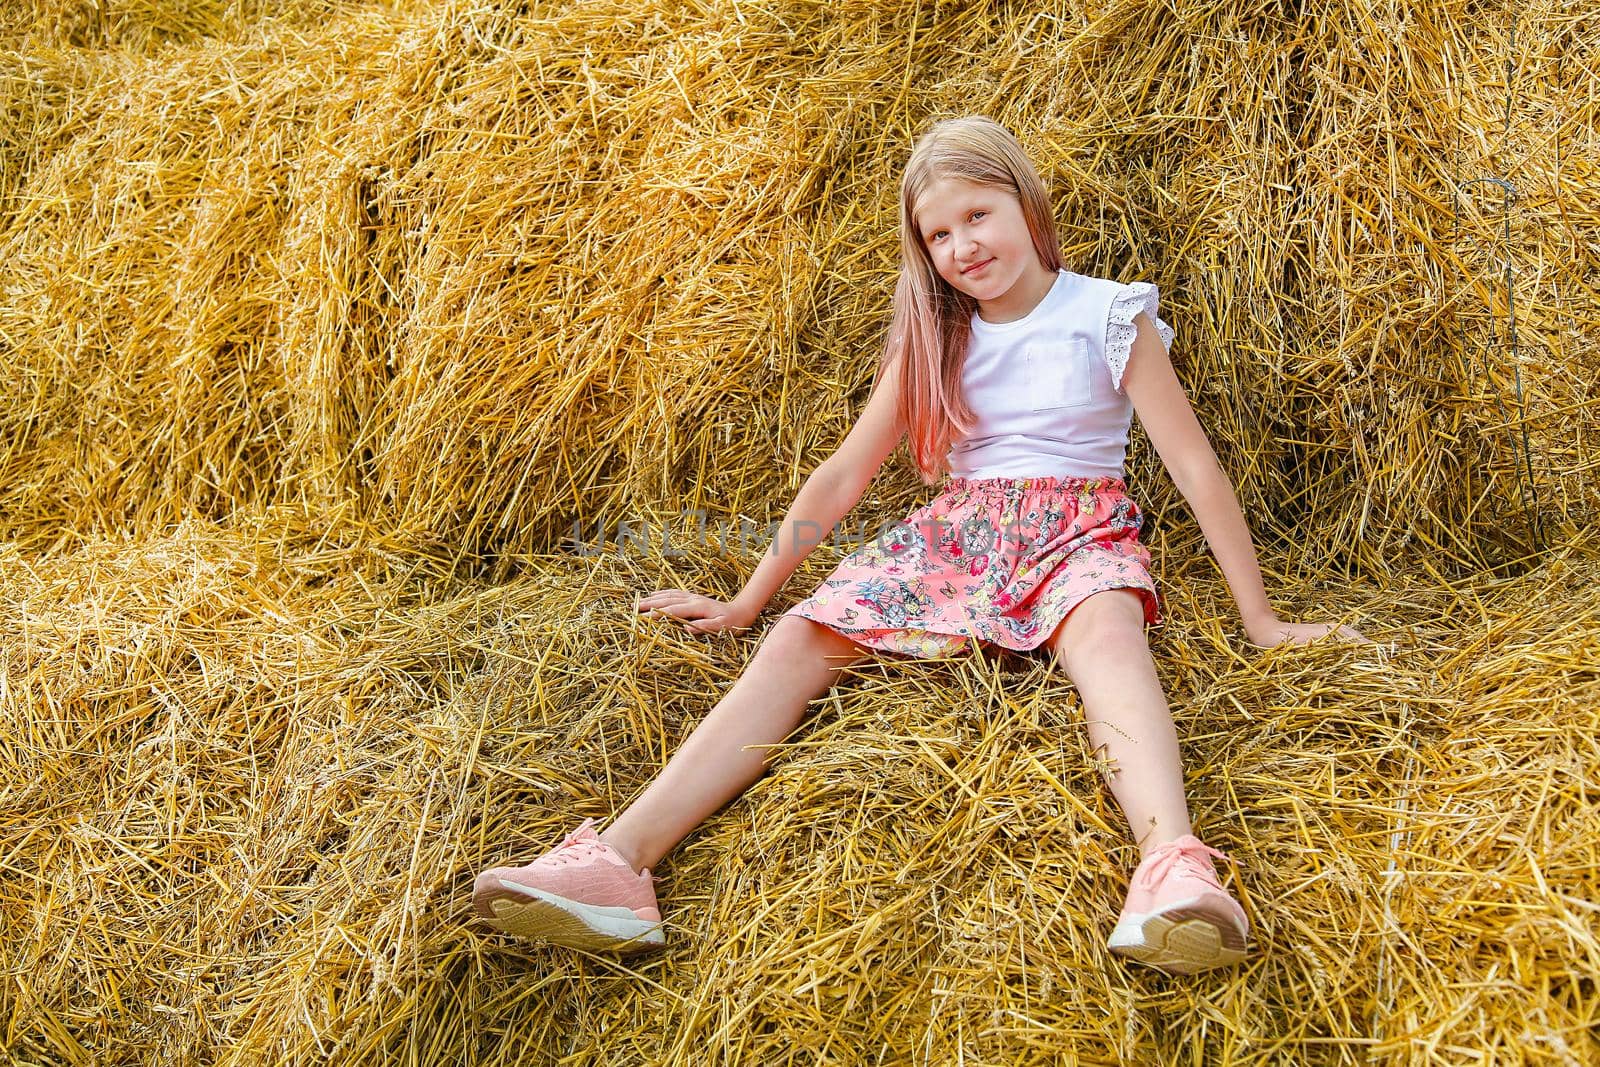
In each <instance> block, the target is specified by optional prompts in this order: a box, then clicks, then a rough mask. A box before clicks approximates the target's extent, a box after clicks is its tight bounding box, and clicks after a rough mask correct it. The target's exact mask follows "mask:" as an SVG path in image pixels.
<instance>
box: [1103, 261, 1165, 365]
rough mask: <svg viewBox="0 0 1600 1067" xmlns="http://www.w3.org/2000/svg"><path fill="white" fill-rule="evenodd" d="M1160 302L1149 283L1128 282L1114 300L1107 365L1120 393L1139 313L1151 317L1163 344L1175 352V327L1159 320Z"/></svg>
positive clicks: (1107, 323)
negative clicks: (1134, 319) (1173, 339)
mask: <svg viewBox="0 0 1600 1067" xmlns="http://www.w3.org/2000/svg"><path fill="white" fill-rule="evenodd" d="M1160 302H1161V297H1160V294H1159V293H1158V292H1157V291H1156V287H1155V286H1154V285H1152V284H1151V283H1150V282H1128V283H1127V284H1126V285H1124V286H1123V287H1122V288H1121V289H1120V290H1119V291H1118V292H1117V295H1116V296H1114V297H1112V298H1111V314H1110V315H1109V316H1108V321H1107V322H1106V365H1107V366H1108V367H1110V368H1111V381H1112V382H1113V383H1114V384H1115V385H1116V387H1117V392H1119V393H1120V392H1121V391H1122V372H1123V371H1125V370H1127V369H1128V356H1129V354H1130V353H1131V352H1132V351H1133V339H1134V337H1135V336H1136V334H1137V332H1138V331H1137V328H1136V327H1135V326H1134V325H1133V317H1134V316H1135V315H1137V314H1139V312H1141V311H1142V312H1144V313H1145V314H1147V315H1149V316H1150V321H1151V322H1153V323H1155V324H1156V333H1158V334H1160V335H1161V343H1162V345H1164V346H1165V347H1166V349H1167V351H1169V352H1170V351H1172V327H1171V326H1168V325H1167V324H1166V323H1164V322H1162V321H1161V319H1160V318H1158V317H1157V316H1156V308H1157V307H1158V306H1159V304H1160Z"/></svg>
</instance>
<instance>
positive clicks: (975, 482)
mask: <svg viewBox="0 0 1600 1067" xmlns="http://www.w3.org/2000/svg"><path fill="white" fill-rule="evenodd" d="M944 488H945V491H946V492H960V491H962V490H988V489H1020V490H1024V491H1032V492H1041V491H1048V490H1052V489H1055V490H1063V491H1079V490H1083V489H1088V490H1091V491H1093V490H1098V489H1120V490H1123V491H1126V490H1127V488H1128V486H1127V483H1126V482H1124V481H1123V480H1122V479H1121V478H1105V477H1100V478H1077V477H1072V476H1068V477H1064V478H956V477H949V478H946V479H945V482H944Z"/></svg>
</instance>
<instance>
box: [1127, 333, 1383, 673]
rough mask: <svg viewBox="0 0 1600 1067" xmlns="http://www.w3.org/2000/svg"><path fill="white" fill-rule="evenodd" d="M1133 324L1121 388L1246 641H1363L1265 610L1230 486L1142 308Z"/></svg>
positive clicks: (1252, 551) (1343, 630)
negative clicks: (1223, 583) (1222, 582)
mask: <svg viewBox="0 0 1600 1067" xmlns="http://www.w3.org/2000/svg"><path fill="white" fill-rule="evenodd" d="M1133 322H1134V328H1135V336H1134V340H1133V350H1132V352H1131V353H1130V355H1129V358H1128V366H1127V368H1126V369H1125V370H1124V371H1123V377H1122V387H1123V389H1124V390H1125V391H1126V392H1127V394H1128V397H1129V398H1130V399H1131V400H1132V401H1133V406H1134V410H1135V411H1137V412H1138V414H1139V422H1140V424H1141V425H1142V426H1143V427H1144V429H1145V434H1146V436H1148V437H1149V438H1150V443H1151V444H1152V445H1154V446H1155V449H1156V453H1157V454H1158V455H1159V456H1160V457H1161V461H1162V463H1164V464H1165V465H1166V468H1167V473H1168V474H1170V475H1171V476H1172V481H1173V484H1175V485H1176V486H1177V487H1178V491H1179V492H1180V493H1182V494H1183V498H1184V499H1185V500H1187V501H1188V502H1189V507H1190V508H1191V509H1192V510H1193V511H1194V517H1195V519H1196V521H1198V522H1199V524H1200V532H1201V533H1203V534H1205V538H1206V542H1207V543H1208V544H1209V545H1210V546H1211V551H1212V554H1213V555H1215V556H1216V559H1217V565H1218V566H1219V567H1221V568H1222V573H1223V576H1224V577H1226V578H1227V580H1228V588H1229V589H1230V590H1231V591H1232V592H1233V599H1234V601H1235V603H1236V604H1237V605H1238V608H1239V619H1240V621H1241V622H1242V623H1243V624H1244V629H1245V633H1246V634H1248V635H1249V638H1250V640H1251V641H1252V642H1253V643H1255V644H1257V645H1262V646H1271V645H1276V644H1280V643H1282V642H1283V641H1285V640H1289V641H1294V642H1296V643H1298V642H1299V641H1300V640H1310V639H1312V638H1314V637H1320V636H1322V635H1323V634H1326V633H1328V632H1329V631H1330V630H1333V629H1335V628H1337V629H1338V631H1339V632H1340V634H1341V636H1345V637H1351V638H1354V639H1357V640H1363V641H1364V640H1366V639H1365V638H1364V637H1363V636H1362V635H1361V634H1360V633H1358V632H1357V631H1355V630H1354V629H1352V628H1350V627H1348V626H1339V627H1335V626H1334V625H1332V624H1321V623H1312V624H1296V623H1286V622H1284V621H1283V620H1281V619H1279V618H1278V617H1277V615H1276V613H1274V612H1273V610H1272V605H1271V603H1269V602H1268V600H1267V591H1266V588H1265V587H1264V586H1263V584H1262V581H1261V567H1260V564H1259V563H1258V562H1257V560H1256V546H1255V542H1254V541H1253V540H1252V539H1251V537H1250V527H1249V526H1248V525H1247V524H1246V522H1245V518H1244V512H1243V511H1242V510H1241V509H1240V507H1239V498H1238V497H1237V495H1235V493H1234V490H1233V483H1232V482H1230V481H1229V480H1228V476H1227V474H1226V473H1224V472H1223V470H1222V465H1221V464H1220V463H1218V462H1217V454H1216V452H1214V451H1213V450H1212V448H1211V442H1210V441H1209V440H1207V438H1206V435H1205V431H1204V430H1203V429H1201V427H1200V420H1199V419H1197V418H1196V417H1195V413H1194V408H1193V407H1192V406H1191V405H1190V404H1189V398H1188V396H1187V394H1185V392H1184V390H1183V383H1182V382H1180V381H1179V380H1178V375H1177V373H1176V372H1174V371H1173V369H1172V362H1171V360H1170V359H1169V358H1168V356H1167V348H1166V345H1164V344H1162V342H1161V337H1160V335H1159V334H1157V333H1156V327H1155V323H1153V322H1151V321H1150V317H1149V316H1148V315H1146V314H1144V313H1143V312H1140V313H1139V314H1138V315H1136V316H1134V319H1133Z"/></svg>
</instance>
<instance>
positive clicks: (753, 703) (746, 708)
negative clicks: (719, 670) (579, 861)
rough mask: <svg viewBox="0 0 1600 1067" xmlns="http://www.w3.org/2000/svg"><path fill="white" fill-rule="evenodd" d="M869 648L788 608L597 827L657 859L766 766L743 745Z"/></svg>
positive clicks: (790, 724)
mask: <svg viewBox="0 0 1600 1067" xmlns="http://www.w3.org/2000/svg"><path fill="white" fill-rule="evenodd" d="M868 655H869V653H868V652H867V651H866V650H865V649H863V648H862V647H861V646H860V645H858V644H856V643H855V642H854V641H851V640H850V639H849V638H847V637H844V636H842V635H840V634H838V633H835V632H834V631H833V630H830V629H828V628H827V627H826V626H823V625H822V624H820V623H815V622H812V621H811V620H810V619H803V618H800V617H799V616H796V615H786V616H784V617H783V618H781V619H779V620H778V621H777V622H776V623H774V624H773V626H772V630H771V631H770V632H769V633H768V634H767V636H766V638H765V639H764V640H763V641H762V642H761V647H760V648H758V649H756V654H755V655H754V656H753V657H752V658H751V660H750V664H749V666H747V667H746V668H745V671H744V674H743V675H741V676H740V678H739V680H738V681H737V682H735V683H734V684H733V687H732V688H731V689H729V690H728V692H727V693H726V694H725V695H724V696H723V698H722V700H721V701H719V702H718V704H717V706H716V707H714V708H712V709H711V712H710V714H708V715H707V716H706V717H705V718H704V719H702V720H701V722H700V724H699V725H698V726H696V727H695V728H694V730H693V731H692V732H691V733H690V734H689V737H688V738H687V739H686V740H685V741H684V743H683V745H682V746H681V747H680V748H679V749H678V751H677V752H675V753H673V756H672V758H671V759H670V760H668V761H667V765H666V766H665V767H664V768H662V770H661V773H660V774H659V775H657V776H656V780H655V781H653V782H651V783H650V786H649V788H647V789H646V790H645V791H644V793H643V794H641V795H640V796H639V798H638V799H637V800H635V801H634V802H633V803H632V804H630V805H629V806H628V807H627V809H626V810H625V811H623V812H622V814H621V815H618V816H617V817H616V818H615V819H614V820H612V822H611V824H610V825H609V826H608V827H607V828H606V829H605V830H604V831H602V832H601V834H600V837H601V839H602V840H603V841H605V842H606V843H607V844H609V845H611V846H612V847H613V848H615V849H616V850H617V851H619V852H621V853H622V854H623V855H624V856H626V857H627V858H628V860H629V861H630V862H632V863H633V866H634V870H642V869H643V868H645V867H654V866H655V865H656V864H657V863H658V862H660V860H661V857H663V856H665V855H666V854H667V853H668V852H670V851H671V850H672V848H673V846H675V845H676V844H677V843H678V842H679V841H681V840H683V838H684V837H685V836H687V835H688V833H689V831H691V830H693V829H694V828H695V827H696V826H698V825H699V824H700V823H701V822H702V821H703V820H704V819H705V818H706V817H707V816H708V815H710V814H712V813H713V812H715V811H716V810H717V809H718V808H720V807H722V806H723V805H724V804H726V803H727V802H728V801H730V800H732V799H733V798H734V797H736V796H738V795H739V794H740V793H743V792H744V791H745V789H747V788H748V787H749V786H750V784H751V783H752V782H754V781H755V780H756V779H757V778H760V777H761V775H762V774H763V773H765V772H766V769H767V759H768V757H769V755H770V753H769V752H768V751H767V750H765V749H760V748H755V749H746V748H745V747H744V746H746V745H770V744H774V743H776V742H779V741H782V740H783V739H784V738H785V737H787V736H788V735H789V733H790V732H791V731H792V730H793V729H794V728H795V727H796V726H797V725H799V723H800V719H801V718H802V716H804V714H805V710H806V705H807V704H808V703H809V702H810V701H812V700H815V699H816V698H817V697H819V696H821V695H822V694H824V693H826V692H827V691H828V690H829V689H831V688H833V684H834V682H835V681H836V680H837V678H838V674H839V671H840V670H842V669H843V668H845V667H848V666H850V665H852V664H855V663H857V662H859V661H861V660H862V659H865V658H866V657H867V656H868Z"/></svg>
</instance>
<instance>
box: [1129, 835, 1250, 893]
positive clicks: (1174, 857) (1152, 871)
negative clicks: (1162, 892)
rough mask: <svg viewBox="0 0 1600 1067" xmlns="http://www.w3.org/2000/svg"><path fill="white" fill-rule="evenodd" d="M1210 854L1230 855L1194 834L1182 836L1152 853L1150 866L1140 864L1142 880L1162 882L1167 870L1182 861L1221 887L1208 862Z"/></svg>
mask: <svg viewBox="0 0 1600 1067" xmlns="http://www.w3.org/2000/svg"><path fill="white" fill-rule="evenodd" d="M1208 856H1209V857H1211V858H1212V859H1219V860H1227V859H1228V858H1229V857H1228V854H1227V853H1226V852H1223V851H1221V850H1220V849H1215V848H1212V847H1211V846H1210V845H1208V844H1206V843H1205V842H1204V841H1201V840H1200V839H1199V838H1197V837H1194V836H1192V835H1191V836H1186V837H1180V838H1179V839H1178V840H1176V841H1171V842H1168V843H1167V844H1165V845H1162V846H1161V847H1159V848H1157V849H1156V850H1155V851H1154V852H1152V853H1150V859H1149V863H1148V865H1145V864H1140V870H1139V880H1140V881H1141V882H1142V883H1143V884H1145V885H1147V886H1154V885H1159V884H1160V882H1161V880H1162V879H1163V878H1165V877H1166V876H1167V872H1169V871H1171V870H1172V869H1173V868H1174V867H1176V866H1178V865H1179V864H1180V863H1181V864H1182V865H1183V866H1184V867H1185V868H1186V870H1187V873H1189V874H1192V875H1193V876H1194V877H1196V878H1199V879H1201V880H1202V881H1204V882H1207V883H1208V884H1210V885H1214V886H1216V887H1217V888H1218V889H1221V888H1222V885H1221V883H1219V882H1218V881H1217V876H1216V875H1215V874H1214V873H1213V872H1212V870H1211V867H1210V865H1209V864H1208V863H1206V857H1208Z"/></svg>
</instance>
